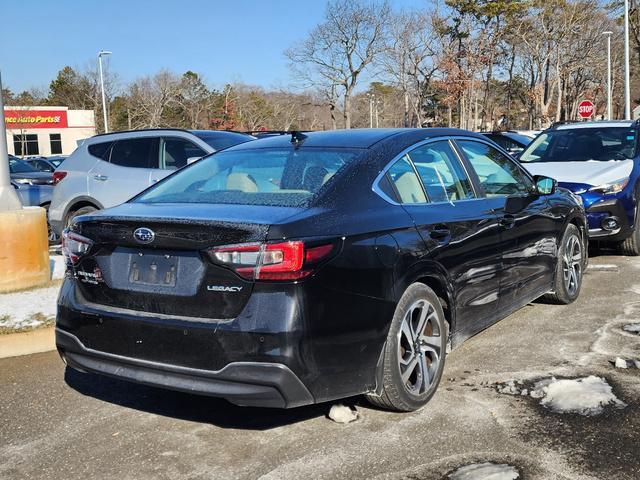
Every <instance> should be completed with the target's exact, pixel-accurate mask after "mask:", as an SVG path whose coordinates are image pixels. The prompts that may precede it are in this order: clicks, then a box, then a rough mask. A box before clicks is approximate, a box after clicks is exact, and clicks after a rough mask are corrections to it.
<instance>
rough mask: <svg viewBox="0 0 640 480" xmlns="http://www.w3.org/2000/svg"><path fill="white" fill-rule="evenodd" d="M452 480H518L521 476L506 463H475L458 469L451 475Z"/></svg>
mask: <svg viewBox="0 0 640 480" xmlns="http://www.w3.org/2000/svg"><path fill="white" fill-rule="evenodd" d="M449 478H450V479H451V480H516V479H518V478H520V474H519V473H518V470H517V469H516V468H515V467H512V466H511V465H506V464H504V463H502V464H497V463H491V462H485V463H474V464H472V465H465V466H464V467H460V468H458V469H457V470H456V471H455V472H453V473H451V474H450V475H449Z"/></svg>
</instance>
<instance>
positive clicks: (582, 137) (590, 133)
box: [519, 127, 637, 163]
mask: <svg viewBox="0 0 640 480" xmlns="http://www.w3.org/2000/svg"><path fill="white" fill-rule="evenodd" d="M636 133H637V132H636V131H635V130H634V129H631V128H628V127H606V128H572V129H568V130H551V131H547V132H543V133H541V134H540V135H539V136H538V137H537V138H536V139H535V140H534V141H533V142H532V143H531V144H530V145H529V146H528V147H527V149H526V150H525V151H524V152H522V155H520V158H519V159H520V161H521V162H524V163H529V162H584V161H588V160H599V161H609V160H626V159H630V158H634V157H635V152H636V145H637V134H636Z"/></svg>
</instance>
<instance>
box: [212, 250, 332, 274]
mask: <svg viewBox="0 0 640 480" xmlns="http://www.w3.org/2000/svg"><path fill="white" fill-rule="evenodd" d="M332 250H333V244H327V245H320V246H317V247H310V248H308V247H305V244H304V242H301V241H289V242H280V243H265V244H258V243H247V244H241V245H225V246H223V247H214V248H212V249H210V250H208V253H209V256H210V257H211V259H212V260H213V261H214V262H216V263H219V264H222V265H224V266H227V267H229V268H231V269H232V270H233V271H235V272H236V273H237V274H238V275H240V276H241V277H243V278H246V279H247V280H281V281H282V280H300V279H302V278H305V277H308V276H309V275H311V274H312V273H313V270H314V268H315V267H316V266H317V264H318V262H320V261H321V260H323V259H325V257H326V256H327V255H329V253H331V251H332Z"/></svg>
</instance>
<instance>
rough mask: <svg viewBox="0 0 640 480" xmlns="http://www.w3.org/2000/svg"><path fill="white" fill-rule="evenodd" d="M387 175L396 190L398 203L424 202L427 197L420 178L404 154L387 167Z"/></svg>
mask: <svg viewBox="0 0 640 480" xmlns="http://www.w3.org/2000/svg"><path fill="white" fill-rule="evenodd" d="M387 176H388V177H389V180H390V181H391V184H392V185H393V187H394V189H395V191H396V192H397V197H398V198H399V199H400V203H426V201H427V197H426V195H425V193H424V190H423V189H422V185H420V180H419V179H418V176H417V175H416V172H415V171H414V170H413V166H412V165H411V162H410V161H409V158H408V157H407V156H406V155H405V156H404V157H402V158H401V159H400V160H398V161H397V162H396V163H394V164H393V165H392V166H391V168H389V170H388V171H387Z"/></svg>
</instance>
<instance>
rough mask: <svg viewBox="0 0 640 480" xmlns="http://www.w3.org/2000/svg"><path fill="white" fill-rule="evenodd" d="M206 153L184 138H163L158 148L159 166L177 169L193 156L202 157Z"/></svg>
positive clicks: (166, 168)
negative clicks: (160, 146)
mask: <svg viewBox="0 0 640 480" xmlns="http://www.w3.org/2000/svg"><path fill="white" fill-rule="evenodd" d="M206 154H207V152H205V151H204V150H202V149H201V148H200V147H198V146H197V145H194V144H193V143H191V142H190V141H189V140H185V139H184V138H171V137H169V138H163V139H162V148H161V150H160V168H162V169H165V170H177V169H178V168H182V167H184V166H185V165H186V164H187V160H188V159H189V158H193V157H204V156H205V155H206Z"/></svg>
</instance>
